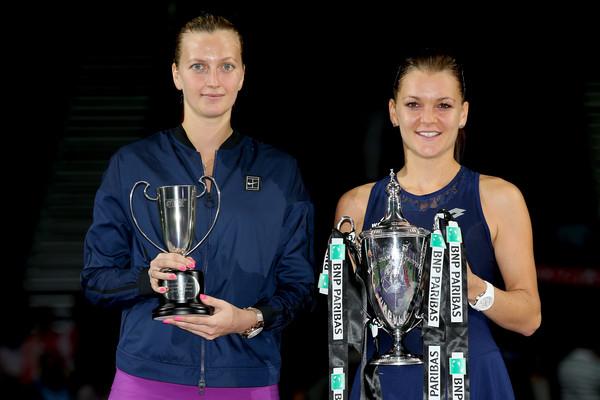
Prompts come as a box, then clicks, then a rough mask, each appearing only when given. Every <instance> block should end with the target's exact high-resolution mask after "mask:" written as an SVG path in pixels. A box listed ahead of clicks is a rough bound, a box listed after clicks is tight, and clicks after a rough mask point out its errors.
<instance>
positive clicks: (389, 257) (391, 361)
mask: <svg viewBox="0 0 600 400" xmlns="http://www.w3.org/2000/svg"><path fill="white" fill-rule="evenodd" d="M427 235H428V231H427V230H425V229H422V228H417V227H414V226H410V225H406V226H402V227H397V228H396V229H392V230H388V229H377V228H375V229H371V230H369V231H365V232H362V233H361V234H360V235H359V237H360V248H361V262H362V265H363V267H364V268H365V270H366V273H367V282H366V285H367V293H368V298H369V303H370V304H371V307H372V308H373V312H374V313H375V316H376V317H377V319H378V320H379V322H381V324H382V325H383V329H384V330H385V331H386V332H388V333H389V334H390V336H392V338H393V340H394V343H393V345H392V348H391V349H390V350H389V351H388V352H387V353H384V354H381V355H379V356H376V357H374V358H373V359H372V360H371V361H370V363H371V364H375V365H411V364H421V363H422V358H421V357H422V356H420V355H415V354H411V353H410V352H409V351H408V350H407V349H406V347H405V346H404V343H403V341H404V337H405V336H406V334H407V333H408V332H410V331H411V330H412V329H413V328H415V327H416V326H417V325H418V324H419V323H420V322H421V316H420V314H419V312H420V310H421V303H422V299H423V289H424V279H423V278H424V275H423V261H424V259H425V246H426V242H427V240H426V239H427Z"/></svg>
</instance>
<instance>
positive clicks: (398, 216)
mask: <svg viewBox="0 0 600 400" xmlns="http://www.w3.org/2000/svg"><path fill="white" fill-rule="evenodd" d="M385 192H386V193H387V194H388V199H387V205H386V209H385V216H384V217H383V218H382V219H381V221H379V223H378V224H377V226H375V227H373V228H372V229H369V230H367V231H363V232H361V233H360V235H359V237H361V238H363V237H366V236H370V237H373V236H389V235H398V234H400V235H401V236H421V235H427V234H428V233H429V231H427V230H426V229H423V228H419V227H416V226H414V225H411V224H410V223H409V222H408V221H407V220H406V219H405V218H404V216H403V215H402V204H401V202H400V184H399V183H398V182H397V181H396V174H394V170H393V169H390V183H388V184H387V185H386V187H385Z"/></svg>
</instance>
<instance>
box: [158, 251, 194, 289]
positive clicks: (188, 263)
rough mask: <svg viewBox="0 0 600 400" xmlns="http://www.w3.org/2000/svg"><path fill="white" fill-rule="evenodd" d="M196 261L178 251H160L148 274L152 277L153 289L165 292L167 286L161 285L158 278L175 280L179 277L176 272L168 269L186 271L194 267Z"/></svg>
mask: <svg viewBox="0 0 600 400" xmlns="http://www.w3.org/2000/svg"><path fill="white" fill-rule="evenodd" d="M195 267H196V263H195V261H194V259H193V258H191V257H183V256H182V255H180V254H176V253H160V254H159V255H158V256H156V258H155V259H154V260H152V261H151V262H150V269H149V270H148V276H149V277H150V285H152V289H153V290H154V291H155V292H157V293H165V292H166V291H167V290H169V289H167V288H166V287H163V286H159V285H158V280H159V279H162V280H175V279H177V278H176V276H175V274H174V273H173V272H171V271H168V270H179V271H185V270H188V269H194V268H195Z"/></svg>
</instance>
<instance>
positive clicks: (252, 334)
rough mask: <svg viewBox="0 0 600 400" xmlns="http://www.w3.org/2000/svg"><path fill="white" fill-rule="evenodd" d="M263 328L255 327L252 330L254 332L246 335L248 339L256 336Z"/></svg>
mask: <svg viewBox="0 0 600 400" xmlns="http://www.w3.org/2000/svg"><path fill="white" fill-rule="evenodd" d="M262 330H263V328H262V327H260V328H254V329H253V330H252V332H250V333H248V336H246V337H247V338H248V339H250V338H253V337H254V336H256V335H258V334H259V333H260V332H261V331H262Z"/></svg>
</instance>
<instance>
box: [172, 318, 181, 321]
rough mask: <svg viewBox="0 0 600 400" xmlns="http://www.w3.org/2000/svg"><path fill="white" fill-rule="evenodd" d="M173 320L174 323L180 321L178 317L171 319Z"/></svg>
mask: <svg viewBox="0 0 600 400" xmlns="http://www.w3.org/2000/svg"><path fill="white" fill-rule="evenodd" d="M173 319H174V320H175V321H181V318H179V317H175V318H173Z"/></svg>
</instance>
